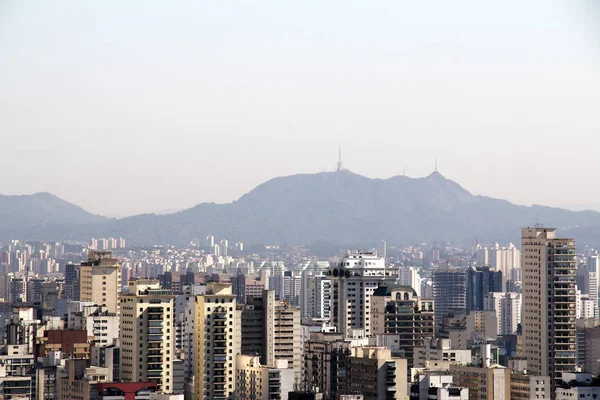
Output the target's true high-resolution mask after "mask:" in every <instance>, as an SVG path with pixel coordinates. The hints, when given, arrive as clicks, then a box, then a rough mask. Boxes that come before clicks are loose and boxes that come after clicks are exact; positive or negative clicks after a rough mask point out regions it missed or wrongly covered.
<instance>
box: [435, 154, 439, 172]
mask: <svg viewBox="0 0 600 400" xmlns="http://www.w3.org/2000/svg"><path fill="white" fill-rule="evenodd" d="M434 171H435V172H438V168H437V157H436V158H435V169H434Z"/></svg>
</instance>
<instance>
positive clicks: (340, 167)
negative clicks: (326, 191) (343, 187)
mask: <svg viewBox="0 0 600 400" xmlns="http://www.w3.org/2000/svg"><path fill="white" fill-rule="evenodd" d="M337 170H338V172H339V171H341V170H343V168H342V146H340V148H339V157H338V163H337Z"/></svg>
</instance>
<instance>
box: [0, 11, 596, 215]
mask: <svg viewBox="0 0 600 400" xmlns="http://www.w3.org/2000/svg"><path fill="white" fill-rule="evenodd" d="M597 21H598V10H597V8H594V5H593V4H592V2H587V3H586V2H577V1H576V2H547V1H530V2H525V3H524V2H517V1H508V2H502V4H495V5H491V4H483V3H482V2H476V1H457V2H436V3H435V5H432V4H429V3H428V4H424V3H423V4H421V3H414V2H411V3H408V2H392V1H389V2H387V1H386V2H374V3H373V2H368V3H367V2H353V3H347V2H338V1H334V2H327V3H323V2H313V1H308V2H300V3H295V4H289V3H286V4H283V3H279V2H270V1H269V2H259V3H255V2H239V3H237V4H236V6H235V7H230V4H226V3H223V2H217V3H204V2H202V3H198V2H177V3H163V2H152V1H150V2H143V3H142V2H125V3H123V2H101V3H100V2H98V3H88V2H77V1H53V2H32V1H8V2H6V1H5V2H2V3H1V4H0V52H1V53H2V58H3V61H2V62H0V87H2V90H1V91H0V138H1V142H2V149H3V153H2V157H1V158H0V178H1V181H2V188H1V189H0V191H1V192H2V193H3V194H22V193H34V192H39V191H49V192H51V193H54V194H56V195H58V196H59V197H61V198H64V199H66V200H68V201H71V202H73V203H75V204H78V205H80V206H82V207H83V208H85V209H86V210H89V211H91V212H94V213H99V214H103V215H108V216H123V215H131V214H137V213H142V212H155V211H162V210H165V209H178V208H184V207H190V206H192V205H194V204H197V203H199V202H210V201H215V202H229V201H232V200H235V199H237V198H239V196H241V195H242V194H244V193H246V192H248V191H249V190H251V189H252V188H253V187H255V186H256V185H257V184H260V183H261V182H264V181H265V180H267V179H270V178H272V177H275V176H280V175H289V174H296V173H312V172H319V171H322V170H333V169H334V168H335V163H336V161H337V150H338V146H339V145H341V146H342V148H343V158H344V164H345V166H346V167H347V168H349V169H350V170H352V171H354V172H356V173H359V174H362V175H365V176H368V177H373V178H374V177H382V178H385V177H389V176H392V175H397V174H400V173H402V171H403V169H404V168H406V173H407V175H409V176H424V175H427V174H428V173H430V172H431V171H432V170H433V167H434V159H435V158H436V157H437V158H438V160H439V169H440V171H441V172H442V173H443V174H444V175H445V176H447V177H449V178H451V179H453V180H455V181H457V182H459V183H460V184H461V185H463V186H464V187H465V188H466V189H468V190H470V191H472V192H473V193H476V194H485V195H489V196H493V197H501V198H506V199H508V200H511V201H513V202H516V203H520V204H532V203H537V204H548V205H562V204H584V205H585V204H589V203H594V202H597V201H596V200H595V199H597V198H598V197H599V196H600V189H599V188H598V186H597V185H591V184H589V183H590V182H592V181H595V177H596V175H597V171H598V161H597V159H598V158H597V157H596V156H595V155H594V154H595V150H594V149H595V148H597V147H598V145H599V143H598V138H597V137H598V136H597V132H598V131H599V129H600V118H598V104H600V98H599V96H600V95H599V94H600V74H598V70H599V65H600V53H599V51H598V49H599V46H598V38H599V35H598V31H597V30H596V29H597ZM566 149H568V150H569V151H568V152H565V151H564V150H566ZM535 158H537V159H538V160H537V161H536V160H534V159H535ZM542 160H554V161H556V162H558V165H555V166H554V167H552V173H551V174H550V173H548V171H547V170H546V167H545V166H544V161H542ZM525 171H526V172H525ZM566 178H569V179H571V182H572V184H573V186H572V189H573V190H568V191H558V192H557V191H556V190H554V188H553V186H552V185H549V182H551V181H553V180H555V179H566ZM99 187H109V188H110V190H108V191H100V190H97V189H98V188H99ZM92 193H93V195H92Z"/></svg>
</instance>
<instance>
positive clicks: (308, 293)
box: [300, 261, 331, 321]
mask: <svg viewBox="0 0 600 400" xmlns="http://www.w3.org/2000/svg"><path fill="white" fill-rule="evenodd" d="M328 268H329V262H328V261H315V262H313V263H310V264H308V265H307V266H306V267H305V268H304V269H303V270H302V275H301V279H302V282H301V288H300V309H301V316H302V318H305V317H310V318H323V319H325V320H327V321H328V320H329V318H331V312H330V310H331V309H330V307H331V282H330V281H329V279H327V276H326V275H325V274H326V272H327V269H328Z"/></svg>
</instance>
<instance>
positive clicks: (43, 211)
mask: <svg viewBox="0 0 600 400" xmlns="http://www.w3.org/2000/svg"><path fill="white" fill-rule="evenodd" d="M105 221H107V219H106V218H104V217H101V216H99V215H94V214H91V213H89V212H87V211H85V210H84V209H82V208H81V207H79V206H76V205H74V204H71V203H69V202H67V201H64V200H62V199H60V198H58V197H56V196H54V195H52V194H50V193H46V192H42V193H35V194H32V195H17V196H5V195H0V238H2V239H4V240H6V239H9V238H15V239H17V238H20V237H21V236H22V235H23V236H30V235H33V236H35V232H36V231H38V230H40V229H41V230H43V229H47V228H49V227H52V228H51V229H56V228H55V227H57V226H60V225H65V224H66V225H74V226H80V225H86V224H97V223H101V222H105ZM13 234H15V236H13ZM53 238H54V237H53Z"/></svg>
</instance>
